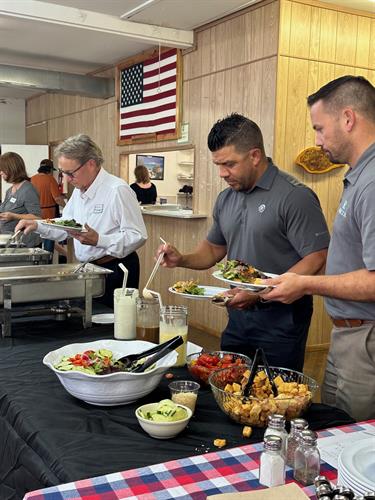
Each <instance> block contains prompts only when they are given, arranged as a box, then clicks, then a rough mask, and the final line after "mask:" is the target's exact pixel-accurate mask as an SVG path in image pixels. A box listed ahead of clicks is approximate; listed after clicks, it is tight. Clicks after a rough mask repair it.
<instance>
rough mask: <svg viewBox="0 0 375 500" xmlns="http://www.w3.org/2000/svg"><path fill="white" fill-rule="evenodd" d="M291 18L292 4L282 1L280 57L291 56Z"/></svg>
mask: <svg viewBox="0 0 375 500" xmlns="http://www.w3.org/2000/svg"><path fill="white" fill-rule="evenodd" d="M291 17H292V2H290V1H288V0H280V21H279V46H278V53H279V56H284V55H289V54H290V33H291V24H292V23H291V21H290V20H291Z"/></svg>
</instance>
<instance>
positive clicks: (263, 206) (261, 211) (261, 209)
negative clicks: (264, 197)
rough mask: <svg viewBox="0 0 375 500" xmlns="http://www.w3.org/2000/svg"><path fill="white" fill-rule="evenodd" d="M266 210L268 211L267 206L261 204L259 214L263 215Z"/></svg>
mask: <svg viewBox="0 0 375 500" xmlns="http://www.w3.org/2000/svg"><path fill="white" fill-rule="evenodd" d="M265 209H266V205H265V204H264V203H262V204H261V205H259V207H258V212H259V213H260V214H262V213H263V212H264V211H265Z"/></svg>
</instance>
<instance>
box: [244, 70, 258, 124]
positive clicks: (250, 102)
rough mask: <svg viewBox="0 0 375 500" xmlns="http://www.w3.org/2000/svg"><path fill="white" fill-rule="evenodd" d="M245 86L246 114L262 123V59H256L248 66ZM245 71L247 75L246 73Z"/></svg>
mask: <svg viewBox="0 0 375 500" xmlns="http://www.w3.org/2000/svg"><path fill="white" fill-rule="evenodd" d="M246 73H247V76H245V80H246V85H245V87H244V114H245V115H246V116H248V117H249V118H250V119H251V120H253V121H254V122H256V123H258V124H260V119H261V112H262V78H261V75H262V61H255V62H253V63H251V64H248V65H247V67H246ZM246 73H245V75H246Z"/></svg>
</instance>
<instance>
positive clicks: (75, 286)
mask: <svg viewBox="0 0 375 500" xmlns="http://www.w3.org/2000/svg"><path fill="white" fill-rule="evenodd" d="M76 268H77V264H56V265H55V264H50V265H39V266H22V267H20V266H17V267H3V268H0V305H1V304H2V305H3V306H4V309H3V314H2V322H3V336H4V337H10V336H11V315H12V308H13V306H14V305H24V304H32V303H35V302H43V301H58V300H63V299H84V301H85V306H84V309H83V310H82V315H83V325H84V327H85V328H86V327H89V326H91V316H92V298H93V297H100V296H101V295H103V294H104V291H105V276H106V275H107V274H109V273H111V272H112V271H110V270H109V269H105V268H103V267H100V266H95V265H94V264H86V265H85V267H84V268H83V269H81V271H80V272H78V273H74V272H73V271H74V270H75V269H76Z"/></svg>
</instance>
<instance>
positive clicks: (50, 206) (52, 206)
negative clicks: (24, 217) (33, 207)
mask: <svg viewBox="0 0 375 500" xmlns="http://www.w3.org/2000/svg"><path fill="white" fill-rule="evenodd" d="M55 206H56V204H55V205H48V206H46V207H40V208H55Z"/></svg>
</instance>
